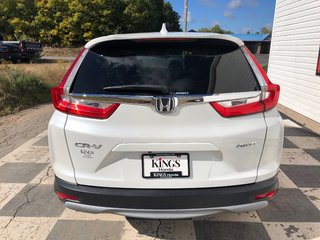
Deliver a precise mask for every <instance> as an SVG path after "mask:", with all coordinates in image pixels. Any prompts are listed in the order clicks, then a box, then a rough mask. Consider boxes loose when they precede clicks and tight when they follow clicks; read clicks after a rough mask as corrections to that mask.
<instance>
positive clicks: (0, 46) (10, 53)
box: [0, 41, 21, 63]
mask: <svg viewBox="0 0 320 240" xmlns="http://www.w3.org/2000/svg"><path fill="white" fill-rule="evenodd" d="M20 58H21V53H20V49H19V47H18V46H16V45H15V44H10V43H3V42H1V41H0V59H4V60H6V61H11V62H14V63H16V62H18V61H19V60H20Z"/></svg>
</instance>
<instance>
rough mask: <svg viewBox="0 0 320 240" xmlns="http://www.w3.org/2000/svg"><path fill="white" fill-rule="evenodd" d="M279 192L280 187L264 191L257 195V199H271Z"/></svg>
mask: <svg viewBox="0 0 320 240" xmlns="http://www.w3.org/2000/svg"><path fill="white" fill-rule="evenodd" d="M277 192H278V189H275V190H272V191H270V192H266V193H262V194H259V195H256V199H257V200H261V199H267V200H270V199H272V198H273V197H274V196H275V195H276V193H277Z"/></svg>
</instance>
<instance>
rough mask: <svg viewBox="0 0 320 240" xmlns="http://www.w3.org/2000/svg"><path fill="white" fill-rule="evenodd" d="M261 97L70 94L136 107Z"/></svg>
mask: <svg viewBox="0 0 320 240" xmlns="http://www.w3.org/2000/svg"><path fill="white" fill-rule="evenodd" d="M258 96H261V91H251V92H238V93H221V94H213V95H206V96H203V95H201V96H200V95H190V96H185V95H184V96H183V95H168V96H141V95H140V96H136V95H109V94H77V93H70V94H69V97H70V98H72V99H74V100H77V101H88V102H103V103H125V104H134V105H137V104H138V105H152V106H154V105H155V102H156V99H157V98H162V97H171V98H174V100H175V105H176V106H181V105H186V104H198V103H208V102H221V101H232V100H244V99H250V98H255V97H258Z"/></svg>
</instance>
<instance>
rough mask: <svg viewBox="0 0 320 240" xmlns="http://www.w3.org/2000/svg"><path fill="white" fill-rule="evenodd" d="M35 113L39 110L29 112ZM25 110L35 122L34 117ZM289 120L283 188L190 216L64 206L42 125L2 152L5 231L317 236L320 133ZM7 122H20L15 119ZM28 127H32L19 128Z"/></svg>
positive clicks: (0, 206)
mask: <svg viewBox="0 0 320 240" xmlns="http://www.w3.org/2000/svg"><path fill="white" fill-rule="evenodd" d="M35 111H37V110H35ZM48 112H49V111H48ZM32 116H33V118H34V117H35V116H37V114H34V113H32ZM24 117H25V118H26V119H29V121H30V122H31V123H32V120H30V118H27V117H26V116H24ZM43 119H45V117H44V116H43ZM43 121H44V120H43ZM37 122H38V123H39V121H37ZM284 123H285V126H286V127H285V143H284V153H283V157H282V163H281V166H280V171H279V180H280V190H279V193H278V195H277V197H276V198H275V199H274V200H273V201H272V202H271V203H270V204H269V206H268V207H266V208H264V209H261V210H259V211H254V212H248V213H241V214H232V213H221V214H216V215H211V216H207V217H201V218H194V219H186V220H141V219H131V218H125V217H122V216H118V215H113V214H97V215H94V214H87V213H81V212H76V211H73V210H70V209H66V208H65V207H64V205H63V204H62V203H61V202H60V201H59V200H58V199H57V197H56V196H55V195H54V192H53V182H54V174H53V171H52V168H51V166H50V161H49V153H48V146H47V131H43V132H42V133H40V134H39V135H37V136H35V137H33V138H32V139H30V140H29V141H27V142H26V143H24V144H23V145H21V146H20V147H19V148H17V149H15V150H13V151H12V152H10V153H9V154H7V155H6V156H5V157H2V158H0V239H68V240H70V239H130V240H131V239H181V240H188V239H193V240H194V239H201V240H202V239H204V240H207V239H215V240H219V239H230V240H231V239H232V240H233V239H246V240H247V239H249V240H250V239H252V240H256V239H272V240H277V239H314V238H317V237H320V179H319V177H320V137H319V136H318V135H315V134H312V133H310V132H307V131H305V130H304V129H302V128H300V127H299V126H297V125H296V124H294V123H293V122H291V121H290V120H289V119H285V120H284ZM39 124H40V123H39ZM41 124H44V123H41ZM46 124H47V123H46ZM46 124H45V125H46ZM9 125H10V127H16V128H18V129H20V127H18V126H17V125H16V124H11V122H9ZM31 125H32V124H31ZM2 126H3V125H2ZM27 129H30V128H28V127H27V128H25V130H21V131H22V132H23V131H27ZM25 134H26V136H30V134H28V133H26V132H25Z"/></svg>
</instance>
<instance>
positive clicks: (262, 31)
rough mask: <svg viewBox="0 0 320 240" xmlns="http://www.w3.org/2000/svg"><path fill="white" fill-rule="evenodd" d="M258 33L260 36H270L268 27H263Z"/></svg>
mask: <svg viewBox="0 0 320 240" xmlns="http://www.w3.org/2000/svg"><path fill="white" fill-rule="evenodd" d="M260 33H261V34H270V33H272V30H271V29H270V28H268V27H263V28H261V31H260Z"/></svg>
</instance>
